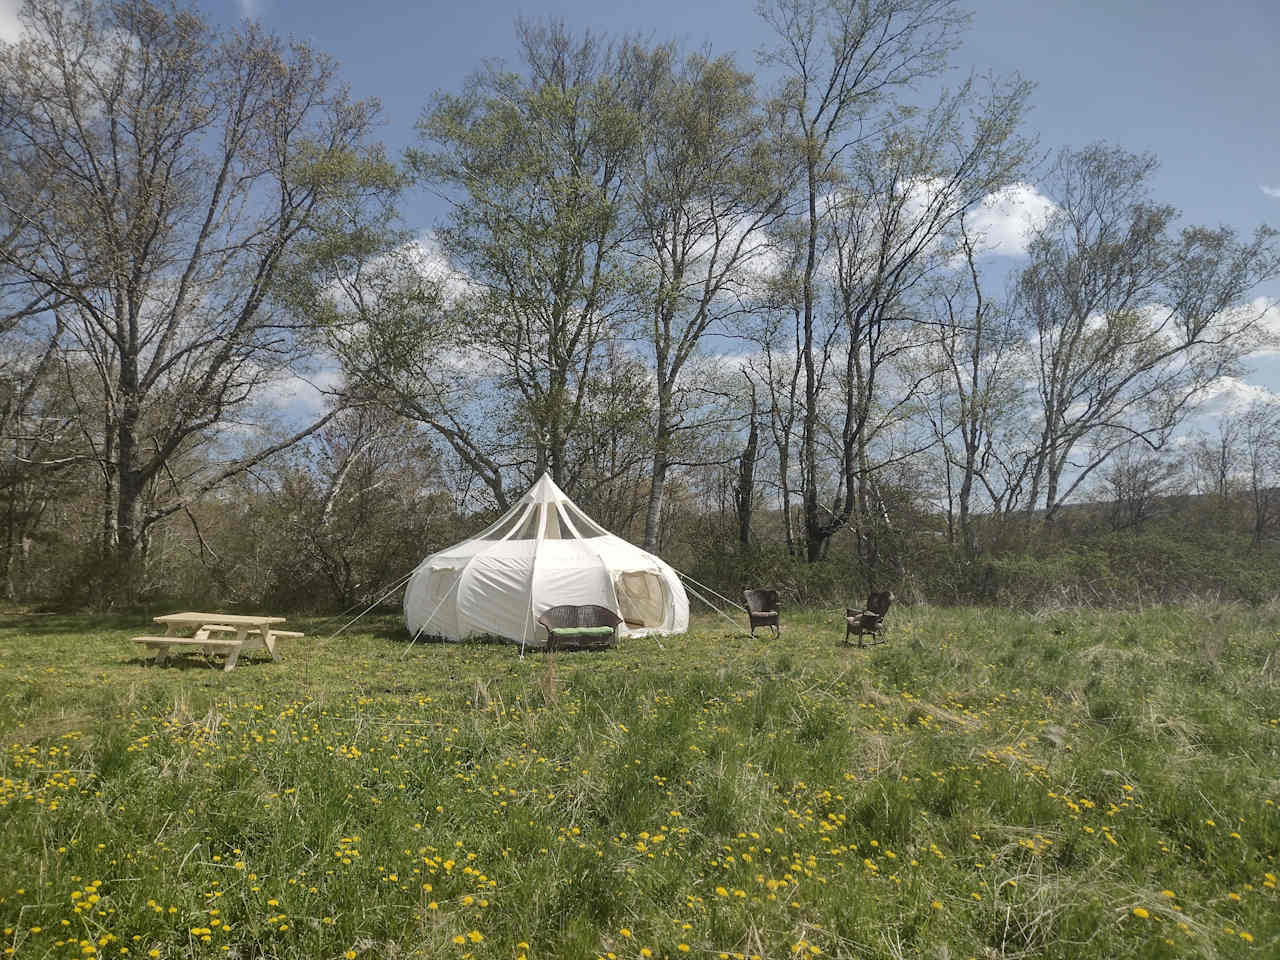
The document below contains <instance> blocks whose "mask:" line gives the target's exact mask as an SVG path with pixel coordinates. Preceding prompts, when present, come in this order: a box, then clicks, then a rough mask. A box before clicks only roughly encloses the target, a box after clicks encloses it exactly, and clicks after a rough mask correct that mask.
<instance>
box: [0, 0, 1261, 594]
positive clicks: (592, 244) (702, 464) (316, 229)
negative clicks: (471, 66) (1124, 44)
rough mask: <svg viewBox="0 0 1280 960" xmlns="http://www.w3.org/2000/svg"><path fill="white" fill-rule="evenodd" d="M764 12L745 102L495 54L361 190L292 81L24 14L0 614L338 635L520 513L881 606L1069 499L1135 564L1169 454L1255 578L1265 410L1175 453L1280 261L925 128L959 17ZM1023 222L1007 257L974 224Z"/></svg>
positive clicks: (3, 414)
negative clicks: (318, 615) (434, 209)
mask: <svg viewBox="0 0 1280 960" xmlns="http://www.w3.org/2000/svg"><path fill="white" fill-rule="evenodd" d="M757 14H758V15H759V16H760V17H761V19H762V22H763V24H764V26H765V27H766V28H767V30H768V35H769V38H770V40H769V43H768V44H767V45H766V47H765V49H764V50H763V51H762V52H761V53H760V55H759V57H758V63H757V67H758V72H753V71H752V70H751V69H749V68H748V67H747V66H746V65H744V64H742V63H740V62H739V60H738V59H737V58H736V57H735V56H733V55H730V54H719V53H715V52H714V51H711V50H697V51H688V50H686V49H683V48H682V47H681V46H680V45H678V44H675V43H655V42H652V41H646V40H640V39H637V38H632V37H606V36H599V35H595V34H591V33H589V32H585V31H575V30H573V29H572V28H570V27H569V26H567V25H565V24H563V23H556V22H533V21H518V22H517V24H516V38H517V41H518V50H519V62H518V63H516V64H513V65H503V64H498V63H492V62H487V63H486V64H485V65H484V66H482V67H481V68H479V69H478V70H477V72H476V73H475V74H474V75H473V76H472V77H471V78H470V79H469V80H468V81H467V82H466V83H465V84H464V85H463V87H462V88H461V89H460V90H455V91H440V92H437V93H435V94H433V95H431V96H430V97H429V98H428V99H427V100H426V101H425V106H424V109H423V112H422V114H421V118H420V120H419V122H418V124H417V128H416V141H415V145H414V146H413V147H412V148H410V149H409V150H407V151H405V153H404V155H403V156H402V157H395V158H393V157H390V156H388V153H387V151H386V149H385V147H384V146H383V145H382V144H380V143H378V142H377V140H376V139H375V132H376V130H377V125H378V123H379V119H380V107H379V105H378V103H377V101H376V100H356V99H353V98H352V97H351V95H350V93H349V92H348V91H347V89H346V87H345V86H344V84H343V83H342V81H341V75H340V71H339V68H338V66H337V64H336V63H335V62H334V61H333V60H332V59H331V58H329V57H328V56H326V55H324V54H323V53H321V52H319V51H316V50H314V49H312V48H311V47H310V46H309V45H307V44H305V43H301V42H297V41H284V40H282V39H281V38H279V37H276V36H273V35H271V34H269V33H268V32H266V31H265V30H263V29H262V28H261V27H260V26H258V25H256V24H252V23H245V24H242V25H241V26H239V27H237V28H234V29H227V30H219V29H215V28H214V27H212V26H211V25H210V24H209V23H208V22H207V21H205V20H204V19H203V18H202V17H201V16H200V15H199V14H198V12H196V11H195V10H193V9H189V8H185V7H182V6H178V5H176V4H175V5H160V4H153V3H149V2H144V0H118V2H103V0H28V2H26V3H25V4H24V6H23V9H22V12H21V15H20V16H21V21H22V24H23V27H24V30H23V33H22V35H21V38H20V39H19V40H18V41H16V42H14V43H0V145H2V149H0V339H2V341H3V350H2V351H0V437H3V441H4V450H5V457H4V467H3V482H2V486H0V490H2V492H3V498H4V499H3V508H4V510H5V522H6V529H5V535H4V544H5V569H6V572H7V576H6V580H5V589H6V590H7V592H8V594H9V597H10V598H11V599H22V598H24V597H48V596H51V595H58V594H61V595H66V596H76V597H80V598H82V599H85V600H88V599H94V596H97V597H107V598H120V597H124V598H137V597H145V596H148V595H155V594H156V593H157V592H165V591H170V592H172V591H175V590H176V591H181V590H187V591H190V592H191V593H193V594H196V595H198V594H199V593H200V592H201V591H205V592H206V593H207V592H208V591H209V590H213V591H215V592H216V593H217V594H218V595H219V596H221V597H224V598H226V599H227V601H229V602H230V601H233V600H237V599H243V600H250V599H260V598H261V597H262V596H263V590H264V589H265V587H264V584H267V583H268V582H270V583H273V584H275V585H276V586H275V587H273V588H272V589H274V590H276V594H275V595H276V596H279V597H281V598H282V602H285V601H287V602H293V603H298V604H307V603H311V604H313V605H320V606H323V605H325V603H326V602H327V601H326V600H325V599H324V598H325V597H327V598H328V602H332V603H343V604H345V603H348V602H350V603H356V602H360V601H361V600H367V599H372V598H373V596H374V595H375V594H376V593H377V592H378V591H379V590H380V588H381V586H383V585H385V584H388V583H391V582H394V579H395V577H396V575H397V568H398V566H399V565H400V564H404V565H405V569H407V566H408V565H411V564H412V563H413V562H415V561H416V560H417V559H420V557H421V556H422V555H424V554H425V553H426V552H428V551H429V550H432V549H436V548H439V547H441V546H444V545H445V544H446V543H448V542H450V540H451V539H456V538H457V537H458V536H461V535H462V534H464V533H465V532H467V531H469V530H470V529H473V528H475V527H477V526H478V525H480V524H481V523H483V522H484V520H485V519H486V518H487V517H491V516H492V515H493V513H494V511H500V510H503V509H505V508H506V507H507V506H509V505H510V503H512V502H513V500H514V499H515V498H517V497H518V496H519V495H520V494H521V493H523V492H524V489H525V488H526V487H527V486H528V485H529V483H530V482H531V481H532V480H533V479H534V478H536V476H537V475H539V474H540V473H542V472H543V471H546V472H549V473H550V474H551V476H552V478H553V479H554V480H555V481H556V482H557V483H558V484H559V485H561V486H562V487H563V488H564V489H565V490H567V491H568V492H569V493H570V494H571V495H573V496H575V497H577V498H578V499H579V500H580V501H581V502H582V505H583V506H584V507H586V508H587V509H588V510H589V512H594V513H595V514H597V515H598V518H599V519H601V520H602V521H604V522H605V524H606V525H607V526H610V527H612V528H613V529H615V530H617V531H618V532H619V533H622V534H623V535H626V536H630V537H632V538H634V539H636V540H637V541H639V542H641V543H643V545H644V546H645V547H646V548H648V549H651V550H659V551H662V552H664V553H670V552H673V551H674V552H675V553H677V554H679V556H680V558H681V561H682V562H684V563H686V564H687V565H689V566H691V567H698V568H699V569H703V568H706V567H708V565H710V566H711V567H714V566H715V564H717V563H720V562H721V561H720V560H715V561H714V562H712V559H711V558H712V557H713V556H715V557H720V556H721V555H723V556H732V557H736V558H737V561H736V562H737V566H736V567H734V571H735V572H734V573H733V574H729V573H727V572H724V571H722V575H723V578H726V579H729V578H732V577H733V576H742V575H745V574H744V571H746V570H748V569H752V564H756V563H758V562H759V558H760V557H780V558H786V559H787V561H788V562H794V564H796V565H800V566H805V565H809V566H815V567H816V566H822V565H824V564H825V565H831V564H833V563H838V564H839V565H840V566H841V568H842V569H846V570H853V571H860V573H861V575H862V576H863V577H864V579H868V580H870V579H872V578H873V573H872V572H873V571H880V570H882V569H884V568H886V565H888V567H889V568H896V570H897V572H898V574H899V575H902V574H903V573H904V571H905V563H906V560H905V554H904V553H903V551H902V550H901V548H900V547H901V543H902V538H903V536H904V535H905V534H904V531H908V530H911V531H916V532H917V533H919V532H922V531H924V532H935V531H936V533H937V534H938V535H939V536H940V537H942V538H943V540H944V541H945V543H946V547H947V550H948V551H950V553H951V554H952V555H953V556H954V557H955V558H957V561H958V562H963V563H973V562H975V561H979V560H981V559H982V558H983V557H991V556H995V555H998V553H999V551H1000V550H1003V549H1007V548H1009V546H1010V544H1011V543H1014V542H1015V541H1016V542H1018V543H1022V544H1025V543H1026V542H1027V538H1028V537H1033V536H1037V535H1043V534H1044V531H1046V530H1052V529H1055V527H1060V526H1061V524H1062V518H1063V516H1064V511H1067V510H1068V509H1069V507H1070V504H1071V503H1072V502H1073V501H1079V500H1081V499H1082V498H1084V497H1085V495H1086V494H1087V495H1088V496H1089V497H1094V498H1103V499H1106V500H1108V502H1111V503H1113V504H1115V505H1116V506H1115V511H1116V512H1115V513H1114V514H1113V515H1114V516H1115V517H1117V518H1120V519H1118V520H1116V523H1117V524H1119V525H1120V526H1126V527H1133V526H1135V525H1140V524H1141V523H1142V522H1143V520H1144V519H1145V517H1146V516H1147V515H1148V514H1149V512H1150V509H1151V503H1152V502H1153V499H1154V497H1155V496H1156V495H1157V492H1158V491H1160V490H1162V489H1164V488H1167V487H1168V485H1169V484H1170V483H1171V479H1170V478H1171V477H1172V476H1173V475H1174V473H1175V472H1176V471H1174V470H1173V468H1172V467H1170V466H1169V464H1170V463H1171V461H1170V459H1169V452H1170V451H1176V452H1177V453H1178V454H1179V456H1180V457H1181V461H1180V462H1181V463H1182V464H1183V465H1186V464H1190V463H1193V462H1194V463H1195V464H1196V465H1197V466H1196V470H1197V471H1198V473H1197V476H1198V477H1199V478H1200V480H1199V481H1197V482H1199V483H1201V484H1202V485H1203V486H1204V488H1205V490H1206V491H1207V492H1213V493H1214V494H1215V495H1217V496H1220V497H1225V496H1226V495H1227V492H1228V488H1229V487H1230V488H1231V489H1232V490H1235V489H1236V488H1237V486H1238V485H1239V484H1240V483H1243V482H1244V480H1243V479H1242V478H1244V477H1245V476H1246V475H1247V477H1248V483H1247V484H1246V486H1248V487H1249V489H1250V490H1252V494H1251V496H1252V498H1253V501H1254V521H1253V523H1252V527H1251V529H1252V531H1253V534H1254V536H1253V539H1254V540H1255V541H1256V542H1258V543H1259V544H1260V543H1261V542H1262V541H1263V539H1264V538H1265V536H1266V531H1267V529H1268V524H1270V523H1271V522H1272V520H1273V517H1272V514H1271V511H1272V509H1273V507H1272V506H1271V504H1270V500H1269V498H1270V497H1272V495H1273V494H1272V490H1273V488H1274V486H1275V485H1276V480H1275V478H1276V474H1277V469H1280V467H1278V465H1277V457H1278V454H1277V450H1276V441H1275V439H1274V438H1275V436H1276V434H1277V432H1278V431H1275V430H1273V429H1272V427H1273V426H1274V423H1272V421H1273V420H1274V414H1273V412H1272V411H1271V410H1270V408H1268V407H1266V406H1265V405H1261V406H1258V407H1257V408H1256V409H1254V410H1251V411H1250V412H1248V413H1247V414H1246V415H1244V416H1242V417H1238V418H1235V419H1229V418H1228V419H1223V420H1222V421H1221V424H1220V426H1219V433H1218V435H1217V436H1216V437H1215V438H1214V439H1213V440H1210V439H1209V438H1208V436H1207V435H1206V436H1201V437H1200V438H1199V440H1198V441H1194V442H1192V443H1190V444H1189V443H1188V441H1187V439H1186V436H1185V432H1184V433H1180V432H1179V431H1180V428H1182V427H1183V426H1184V425H1185V424H1186V422H1187V420H1188V418H1189V417H1190V416H1191V415H1192V414H1193V413H1194V412H1195V410H1196V407H1197V404H1198V402H1199V401H1200V400H1201V399H1202V398H1204V397H1205V396H1206V394H1207V393H1208V392H1209V391H1211V390H1212V389H1213V388H1214V386H1215V385H1216V384H1220V383H1222V382H1223V378H1224V377H1228V376H1233V375H1238V374H1239V373H1240V371H1241V364H1242V361H1243V360H1244V358H1245V357H1247V356H1248V355H1249V354H1250V353H1251V352H1252V351H1255V350H1258V349H1259V348H1261V347H1262V346H1265V345H1266V338H1265V331H1264V330H1263V328H1262V327H1261V324H1260V321H1261V319H1262V314H1263V309H1264V307H1265V305H1266V304H1265V301H1262V300H1259V299H1250V297H1251V295H1252V293H1253V291H1254V290H1255V289H1256V288H1257V286H1258V285H1259V284H1260V283H1263V282H1265V281H1267V280H1269V279H1272V278H1274V277H1275V276H1276V274H1277V272H1278V271H1280V246H1278V245H1277V242H1276V237H1275V234H1274V232H1273V231H1272V230H1270V229H1268V228H1259V229H1258V230H1257V231H1255V232H1254V233H1253V234H1251V235H1248V236H1241V235H1239V234H1238V233H1237V231H1235V230H1233V229H1231V228H1228V227H1207V226H1197V225H1187V224H1184V223H1182V222H1181V221H1180V218H1179V215H1178V213H1177V211H1176V209H1174V208H1173V207H1172V206H1169V205H1167V204H1165V203H1162V202H1160V201H1159V200H1157V199H1156V198H1154V197H1153V196H1152V183H1153V175H1154V173H1155V170H1156V166H1157V162H1156V159H1155V158H1154V157H1152V156H1150V155H1140V154H1134V153H1131V152H1129V151H1127V150H1126V149H1124V148H1123V147H1121V146H1116V145H1111V144H1100V143H1099V144H1089V145H1083V146H1080V147H1075V148H1068V149H1063V150H1061V151H1058V152H1056V153H1054V154H1053V155H1052V156H1045V155H1044V154H1043V152H1042V151H1041V150H1040V149H1039V147H1038V143H1037V138H1036V136H1035V135H1034V133H1033V132H1032V131H1031V130H1030V129H1029V127H1028V124H1027V122H1026V113H1027V110H1028V108H1029V107H1030V105H1031V103H1032V97H1033V90H1032V87H1031V85H1030V84H1029V83H1027V82H1026V81H1025V80H1023V79H1022V78H1020V77H1017V76H1011V77H996V76H977V75H974V76H969V77H966V78H963V79H961V80H960V81H959V82H957V83H954V84H952V85H950V86H944V84H943V79H944V71H945V69H946V67H947V65H948V61H949V57H950V55H951V54H953V53H954V51H955V50H956V49H957V48H958V46H959V45H960V44H961V42H962V41H963V35H964V30H965V28H966V25H967V22H968V15H967V14H966V13H965V12H964V11H963V10H962V9H961V8H960V6H959V5H958V3H956V2H955V0H872V2H866V0H762V2H761V3H760V4H759V6H758V7H757ZM1033 184H1034V186H1032V185H1033ZM416 191H431V192H433V193H434V194H436V195H437V196H439V197H441V198H443V201H444V202H445V205H446V210H447V212H446V213H445V215H444V216H443V217H442V218H441V219H440V221H439V222H437V223H435V224H432V225H431V228H430V230H429V231H428V232H423V230H422V229H421V225H414V226H410V225H406V224H405V223H404V220H403V217H402V215H401V208H402V207H403V204H404V201H405V199H406V198H407V197H410V196H412V195H413V193H414V192H416ZM1019 196H1022V197H1026V196H1031V197H1034V198H1035V199H1036V201H1037V205H1036V206H1035V209H1034V211H1033V212H1034V214H1035V215H1034V216H1031V217H1029V219H1028V220H1027V222H1026V229H1025V234H1024V236H1022V237H1021V239H1020V241H1019V247H1018V250H1017V251H1016V256H1009V255H1006V254H1007V253H1008V251H1001V250H996V249H994V247H993V241H992V238H991V237H990V236H988V234H987V232H986V231H985V230H984V223H986V222H989V220H990V215H991V212H992V210H993V208H994V207H995V206H997V205H998V204H1000V203H1001V202H1008V201H1009V200H1010V199H1011V198H1017V197H1019ZM317 390H319V391H321V392H322V393H323V402H304V401H306V398H307V397H310V396H313V395H315V396H319V393H316V391H317ZM1259 424H1266V426H1265V427H1260V426H1258V425H1259ZM1197 444H1198V445H1197ZM1193 448H1194V449H1193ZM1215 451H1216V453H1215ZM1192 453H1194V456H1192ZM1215 457H1216V458H1217V459H1216V460H1215ZM1214 463H1216V464H1217V466H1216V467H1213V466H1212V465H1213V464H1214ZM1214 470H1216V471H1217V472H1216V473H1214ZM1180 475H1185V473H1184V474H1180ZM1210 476H1216V477H1217V478H1218V479H1217V480H1215V481H1213V482H1212V483H1210V482H1209V481H1208V480H1207V479H1206V478H1208V477H1210ZM1215 484H1216V486H1215ZM1162 485H1164V487H1162ZM1241 489H1243V488H1241ZM1144 511H1146V512H1145V513H1144ZM1126 517H1127V519H1124V518H1126ZM1122 521H1123V522H1122ZM1011 531H1016V536H1015V535H1014V534H1013V533H1011ZM1011 538H1012V539H1011ZM55 571H61V572H60V573H57V574H55V573H54V572H55ZM879 575H880V574H879V573H875V574H874V576H879ZM290 590H292V591H293V592H292V593H291V592H290ZM255 591H256V592H255ZM317 594H320V595H322V596H318V595H317Z"/></svg>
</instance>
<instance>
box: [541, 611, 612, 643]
mask: <svg viewBox="0 0 1280 960" xmlns="http://www.w3.org/2000/svg"><path fill="white" fill-rule="evenodd" d="M538 623H540V624H541V625H542V626H543V628H544V629H545V630H546V631H547V649H548V650H604V649H606V648H608V647H612V646H613V645H614V644H616V643H617V642H618V625H619V624H620V623H622V618H621V617H620V616H618V615H617V614H616V613H614V612H613V611H612V610H610V609H609V608H608V607H601V606H598V605H597V604H594V603H588V604H582V605H574V604H562V605H560V606H558V607H552V608H551V609H549V610H544V611H543V612H542V614H541V615H540V616H539V617H538Z"/></svg>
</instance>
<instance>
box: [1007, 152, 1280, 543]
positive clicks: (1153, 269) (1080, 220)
mask: <svg viewBox="0 0 1280 960" xmlns="http://www.w3.org/2000/svg"><path fill="white" fill-rule="evenodd" d="M1155 167H1156V160H1155V158H1154V157H1152V156H1149V155H1147V156H1138V155H1135V154H1130V153H1127V152H1125V151H1124V150H1121V149H1119V148H1117V147H1110V146H1106V145H1101V144H1098V145H1094V146H1089V147H1085V148H1084V149H1082V150H1064V151H1063V152H1062V153H1060V154H1059V156H1058V158H1057V162H1056V163H1055V165H1054V168H1053V171H1052V176H1051V177H1050V181H1049V184H1048V190H1049V192H1050V195H1051V197H1052V199H1053V201H1054V203H1055V204H1056V209H1055V211H1054V213H1053V215H1052V216H1050V217H1049V218H1048V219H1047V221H1046V222H1045V223H1044V225H1043V226H1040V227H1038V228H1036V229H1035V230H1034V232H1033V234H1032V239H1031V244H1030V263H1029V264H1028V265H1027V266H1026V268H1025V269H1024V270H1023V272H1022V274H1021V277H1020V279H1019V285H1018V296H1017V309H1018V310H1019V311H1020V312H1021V316H1022V318H1024V320H1025V322H1026V324H1027V325H1028V326H1029V327H1030V328H1031V329H1033V330H1034V331H1035V336H1036V342H1037V347H1038V354H1039V356H1038V379H1039V393H1040V397H1039V406H1040V428H1041V435H1040V438H1039V441H1038V443H1037V445H1036V451H1035V464H1034V468H1033V471H1032V476H1031V488H1030V489H1031V492H1030V497H1029V499H1028V501H1027V509H1028V510H1031V509H1034V508H1035V507H1036V506H1037V505H1042V506H1043V508H1044V514H1043V517H1044V520H1045V522H1052V521H1053V519H1054V517H1055V516H1056V514H1057V511H1058V509H1059V508H1060V507H1061V505H1062V504H1063V502H1064V501H1065V500H1066V499H1067V498H1068V497H1070V496H1071V494H1072V493H1073V492H1074V491H1075V490H1076V489H1077V488H1078V487H1079V485H1080V484H1081V483H1082V482H1084V481H1085V480H1086V479H1087V478H1088V477H1089V476H1090V474H1091V473H1092V472H1093V471H1094V470H1096V469H1097V468H1098V467H1099V466H1101V465H1102V464H1103V463H1104V462H1105V461H1106V459H1107V457H1109V456H1110V455H1111V453H1112V452H1113V451H1115V450H1117V449H1119V448H1120V447H1121V446H1123V445H1124V444H1127V443H1129V442H1131V441H1133V440H1137V441H1140V442H1142V443H1145V444H1147V445H1148V446H1149V447H1151V448H1152V449H1158V448H1160V447H1161V446H1163V445H1164V443H1165V442H1166V441H1167V440H1168V438H1169V437H1170V435H1171V434H1172V432H1173V430H1174V428H1176V427H1177V426H1178V425H1179V424H1180V423H1181V422H1182V421H1183V420H1184V419H1185V418H1186V416H1187V415H1188V413H1189V412H1190V410H1191V409H1192V406H1193V401H1194V400H1195V398H1196V397H1198V396H1199V395H1201V394H1202V393H1203V391H1204V390H1205V389H1206V387H1208V385H1209V384H1211V383H1212V382H1213V381H1214V380H1216V379H1217V378H1218V377H1220V376H1223V375H1224V374H1227V373H1231V372H1233V371H1234V370H1235V369H1236V366H1237V364H1238V362H1239V360H1240V358H1241V357H1242V356H1243V355H1244V354H1245V353H1247V352H1248V351H1249V350H1252V349H1256V346H1257V329H1256V328H1257V323H1258V320H1259V319H1260V315H1259V312H1258V311H1256V310H1252V309H1250V308H1249V307H1248V305H1247V304H1246V303H1245V295H1246V293H1248V291H1250V290H1251V289H1252V288H1253V287H1254V286H1256V285H1257V284H1258V283H1260V282H1261V281H1263V280H1265V279H1267V278H1269V277H1273V276H1275V275H1276V273H1277V270H1278V269H1280V251H1278V250H1277V245H1276V242H1275V234H1274V232H1273V231H1271V230H1269V229H1266V228H1262V229H1259V230H1258V231H1257V233H1256V234H1255V235H1254V236H1253V237H1252V238H1250V239H1248V240H1243V241H1242V240H1238V239H1237V238H1236V236H1235V234H1234V232H1233V231H1232V230H1230V229H1229V228H1226V227H1222V228H1219V229H1215V230H1211V229H1207V228H1204V227H1188V228H1184V229H1182V230H1181V231H1179V232H1175V228H1174V223H1175V219H1176V212H1175V211H1174V209H1173V208H1172V207H1168V206H1160V205H1156V204H1154V203H1152V202H1151V200H1150V199H1149V196H1148V191H1147V187H1148V182H1149V179H1150V177H1151V174H1152V173H1153V171H1154V170H1155ZM1098 440H1102V441H1104V442H1092V441H1098Z"/></svg>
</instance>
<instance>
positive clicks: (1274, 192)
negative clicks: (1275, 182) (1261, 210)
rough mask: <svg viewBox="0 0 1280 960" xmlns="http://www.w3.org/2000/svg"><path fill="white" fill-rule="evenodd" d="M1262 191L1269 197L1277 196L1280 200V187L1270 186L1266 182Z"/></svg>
mask: <svg viewBox="0 0 1280 960" xmlns="http://www.w3.org/2000/svg"><path fill="white" fill-rule="evenodd" d="M1262 192H1263V193H1265V194H1266V195H1267V196H1268V197H1275V198H1276V199H1277V200H1280V187H1268V186H1267V185H1266V184H1263V186H1262Z"/></svg>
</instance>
